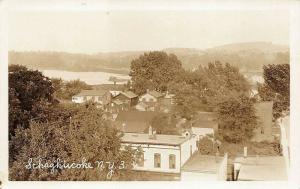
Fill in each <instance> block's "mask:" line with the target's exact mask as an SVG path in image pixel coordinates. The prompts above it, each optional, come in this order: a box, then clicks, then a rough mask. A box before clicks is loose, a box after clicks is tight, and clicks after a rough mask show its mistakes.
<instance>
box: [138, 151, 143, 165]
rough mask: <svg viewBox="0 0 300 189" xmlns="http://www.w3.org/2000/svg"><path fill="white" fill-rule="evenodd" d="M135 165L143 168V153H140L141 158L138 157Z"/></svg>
mask: <svg viewBox="0 0 300 189" xmlns="http://www.w3.org/2000/svg"><path fill="white" fill-rule="evenodd" d="M137 165H138V166H139V167H143V166H144V153H142V154H141V156H140V157H139V159H138V162H137Z"/></svg>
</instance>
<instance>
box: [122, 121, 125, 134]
mask: <svg viewBox="0 0 300 189" xmlns="http://www.w3.org/2000/svg"><path fill="white" fill-rule="evenodd" d="M122 131H123V132H124V133H125V132H126V123H123V124H122Z"/></svg>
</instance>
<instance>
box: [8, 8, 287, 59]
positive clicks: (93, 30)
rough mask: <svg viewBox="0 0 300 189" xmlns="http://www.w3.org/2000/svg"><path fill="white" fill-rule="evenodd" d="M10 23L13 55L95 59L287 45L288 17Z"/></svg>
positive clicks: (50, 18)
mask: <svg viewBox="0 0 300 189" xmlns="http://www.w3.org/2000/svg"><path fill="white" fill-rule="evenodd" d="M8 19H9V20H8V32H9V33H8V34H9V36H8V45H9V50H15V51H65V52H71V53H88V54H92V53H97V52H115V51H136V50H139V51H140V50H142V51H143V50H161V49H164V48H173V47H176V48H198V49H206V48H212V47H215V46H219V45H224V44H230V43H239V42H257V41H266V42H272V43H275V44H282V45H288V44H289V14H288V12H287V11H280V10H261V11H258V10H243V11H238V10H218V11H213V10H197V11H196V10H190V11H183V10H178V11H174V10H173V11H167V10H144V11H135V10H115V11H109V12H108V11H104V10H101V11H100V10H99V11H95V10H94V11H93V10H91V11H61V10H60V11H37V10H35V11H28V10H26V11H24V10H15V11H11V12H9V15H8Z"/></svg>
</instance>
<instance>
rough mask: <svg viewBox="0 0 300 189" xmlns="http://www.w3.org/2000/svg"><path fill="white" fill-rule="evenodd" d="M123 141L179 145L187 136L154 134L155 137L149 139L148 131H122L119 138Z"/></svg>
mask: <svg viewBox="0 0 300 189" xmlns="http://www.w3.org/2000/svg"><path fill="white" fill-rule="evenodd" d="M121 140H122V142H123V143H134V144H156V145H174V146H177V145H180V144H182V143H183V142H185V141H186V140H188V138H187V137H182V136H180V135H160V134H156V138H155V139H150V138H149V135H148V133H146V134H144V133H124V135H123V136H122V138H121Z"/></svg>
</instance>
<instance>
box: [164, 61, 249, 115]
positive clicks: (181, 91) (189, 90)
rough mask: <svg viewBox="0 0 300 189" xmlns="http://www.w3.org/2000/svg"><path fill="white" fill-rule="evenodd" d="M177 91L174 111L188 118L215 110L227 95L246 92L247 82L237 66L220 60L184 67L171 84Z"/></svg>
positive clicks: (247, 88) (173, 89)
mask: <svg viewBox="0 0 300 189" xmlns="http://www.w3.org/2000/svg"><path fill="white" fill-rule="evenodd" d="M170 88H171V89H172V91H173V92H174V93H175V94H176V97H175V100H176V108H175V111H177V113H178V114H179V115H181V116H183V117H185V118H187V119H191V118H192V117H193V114H195V113H196V112H198V111H214V110H216V108H217V106H218V104H219V103H220V102H223V101H224V99H226V98H227V97H228V96H238V95H240V94H243V95H246V96H248V95H249V94H250V85H249V83H248V81H247V80H246V79H245V77H244V76H243V75H242V74H241V73H240V72H239V70H238V68H236V67H234V66H231V65H230V64H228V63H226V64H222V63H220V62H215V63H209V64H208V66H207V67H199V68H198V69H197V70H195V71H193V72H190V71H186V72H185V73H184V74H182V75H181V76H179V77H178V78H177V80H175V81H174V82H173V83H172V87H170Z"/></svg>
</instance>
